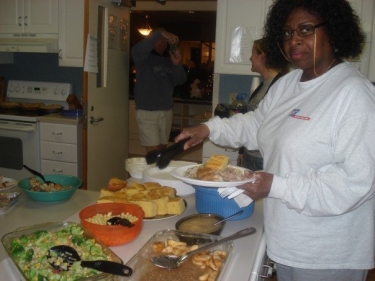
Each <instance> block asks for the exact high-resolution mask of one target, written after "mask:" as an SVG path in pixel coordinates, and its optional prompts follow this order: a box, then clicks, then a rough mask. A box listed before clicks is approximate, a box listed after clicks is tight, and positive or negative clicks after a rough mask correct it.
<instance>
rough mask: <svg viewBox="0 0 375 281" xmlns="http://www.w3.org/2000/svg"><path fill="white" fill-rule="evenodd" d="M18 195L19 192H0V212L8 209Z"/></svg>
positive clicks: (2, 212) (16, 199)
mask: <svg viewBox="0 0 375 281" xmlns="http://www.w3.org/2000/svg"><path fill="white" fill-rule="evenodd" d="M19 196H20V193H19V192H8V193H0V214H4V213H5V212H6V211H8V209H9V208H10V207H11V206H13V205H14V204H15V203H16V202H17V201H18V198H19Z"/></svg>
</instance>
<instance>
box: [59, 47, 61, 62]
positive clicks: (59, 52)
mask: <svg viewBox="0 0 375 281" xmlns="http://www.w3.org/2000/svg"><path fill="white" fill-rule="evenodd" d="M59 59H60V60H61V59H62V49H60V50H59Z"/></svg>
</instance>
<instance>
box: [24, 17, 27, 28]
mask: <svg viewBox="0 0 375 281" xmlns="http://www.w3.org/2000/svg"><path fill="white" fill-rule="evenodd" d="M24 25H25V26H27V16H25V18H24Z"/></svg>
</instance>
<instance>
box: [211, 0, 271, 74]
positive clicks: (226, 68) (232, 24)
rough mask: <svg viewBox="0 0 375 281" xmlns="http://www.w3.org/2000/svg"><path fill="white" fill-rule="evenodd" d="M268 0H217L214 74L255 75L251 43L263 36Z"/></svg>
mask: <svg viewBox="0 0 375 281" xmlns="http://www.w3.org/2000/svg"><path fill="white" fill-rule="evenodd" d="M271 4H272V0H217V14H216V40H215V42H216V44H215V45H216V50H215V73H226V74H240V75H255V73H252V72H251V70H250V61H249V59H250V56H251V49H252V45H253V44H252V43H253V41H254V40H256V39H259V38H261V36H262V35H263V25H264V22H265V19H266V15H267V12H268V8H269V6H270V5H271Z"/></svg>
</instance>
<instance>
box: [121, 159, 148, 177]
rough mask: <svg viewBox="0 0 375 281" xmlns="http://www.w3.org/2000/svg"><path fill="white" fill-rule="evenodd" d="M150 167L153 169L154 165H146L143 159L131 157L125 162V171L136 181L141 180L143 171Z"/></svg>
mask: <svg viewBox="0 0 375 281" xmlns="http://www.w3.org/2000/svg"><path fill="white" fill-rule="evenodd" d="M151 167H155V164H152V165H148V164H147V162H146V159H145V158H144V157H133V158H128V159H126V160H125V170H126V171H128V172H129V174H130V176H131V177H133V178H136V179H142V173H143V171H144V170H146V169H149V168H151Z"/></svg>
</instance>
